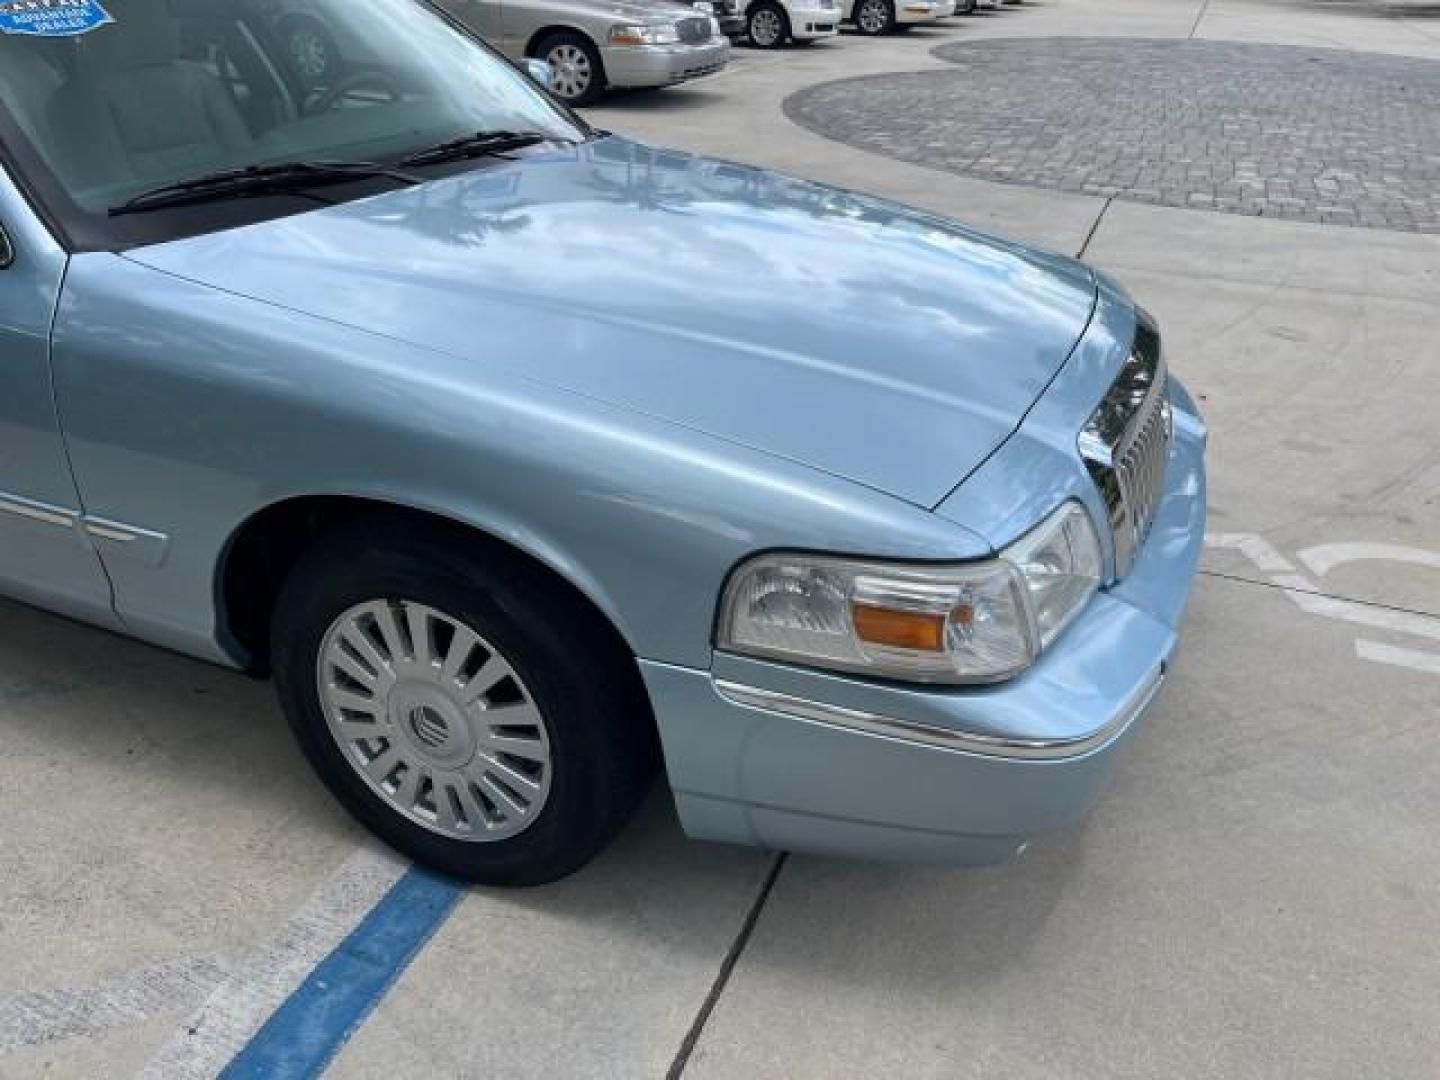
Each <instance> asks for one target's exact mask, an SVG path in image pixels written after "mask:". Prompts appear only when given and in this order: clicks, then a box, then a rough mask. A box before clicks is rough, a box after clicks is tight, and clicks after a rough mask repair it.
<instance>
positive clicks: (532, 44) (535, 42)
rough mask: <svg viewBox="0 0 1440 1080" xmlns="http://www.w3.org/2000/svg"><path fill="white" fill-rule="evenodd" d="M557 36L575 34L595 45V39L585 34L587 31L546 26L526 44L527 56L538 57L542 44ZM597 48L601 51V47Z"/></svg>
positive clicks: (532, 35)
mask: <svg viewBox="0 0 1440 1080" xmlns="http://www.w3.org/2000/svg"><path fill="white" fill-rule="evenodd" d="M555 34H575V35H576V36H578V37H582V38H584V39H585V40H586V41H588V42H590V44H591V45H595V39H594V38H592V37H591V36H590V35H589V34H587V33H585V31H583V30H577V29H575V27H573V26H545V27H541V28H540V29H539V30H536V31H535V33H533V34H531V35H530V40H529V41H527V42H526V43H525V55H526V56H534V55H536V53H537V51H538V50H539V48H540V43H541V42H542V41H544V40H545V39H546V38H547V37H552V36H553V35H555ZM595 48H596V49H599V46H598V45H595Z"/></svg>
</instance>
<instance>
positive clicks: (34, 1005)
mask: <svg viewBox="0 0 1440 1080" xmlns="http://www.w3.org/2000/svg"><path fill="white" fill-rule="evenodd" d="M226 974H227V970H226V967H225V965H224V964H223V963H222V962H221V961H220V960H219V959H217V958H215V957H199V958H194V959H187V960H168V961H164V962H162V963H158V964H147V965H146V966H144V967H141V968H137V969H135V970H133V971H128V972H126V973H125V974H123V975H117V976H115V977H113V978H110V979H104V980H102V981H100V982H98V983H93V984H91V985H89V986H83V987H78V986H77V987H60V988H57V989H52V990H27V991H25V992H23V993H19V994H14V995H11V996H9V997H3V998H0V1055H3V1054H7V1053H10V1052H11V1051H13V1050H19V1049H21V1048H23V1047H27V1046H40V1045H42V1044H44V1043H52V1042H59V1041H60V1040H62V1039H73V1038H77V1037H81V1036H84V1037H87V1038H93V1037H94V1036H97V1035H103V1034H105V1033H106V1032H109V1031H113V1030H115V1029H116V1028H121V1027H125V1026H127V1025H130V1024H138V1023H141V1022H143V1021H145V1020H149V1019H150V1018H151V1017H155V1016H163V1015H165V1014H166V1013H175V1012H180V1011H182V1010H190V1009H193V1008H194V1007H195V1006H196V1005H198V1004H199V1003H200V1002H201V1001H203V1000H204V999H205V996H206V995H207V994H208V993H210V992H211V991H212V990H214V988H215V987H216V986H217V985H219V983H220V982H221V981H222V980H223V979H224V978H225V976H226Z"/></svg>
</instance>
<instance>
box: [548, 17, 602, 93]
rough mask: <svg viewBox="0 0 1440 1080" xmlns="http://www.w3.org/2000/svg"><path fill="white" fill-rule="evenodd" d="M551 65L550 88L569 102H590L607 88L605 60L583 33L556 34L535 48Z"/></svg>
mask: <svg viewBox="0 0 1440 1080" xmlns="http://www.w3.org/2000/svg"><path fill="white" fill-rule="evenodd" d="M535 55H536V56H538V57H539V58H540V59H542V60H544V61H545V62H546V63H547V64H549V65H550V92H551V93H552V94H554V95H555V96H556V97H558V98H559V99H560V100H561V101H563V102H565V104H567V105H589V104H590V103H591V102H593V101H594V100H595V99H596V98H598V97H599V96H600V94H601V92H602V91H603V90H604V89H605V64H604V62H603V61H602V60H601V59H600V51H599V50H598V49H596V48H595V45H594V43H593V42H592V41H591V40H590V39H589V38H587V37H585V36H583V35H581V34H575V33H564V34H552V35H551V36H550V37H548V38H546V39H545V40H544V41H542V42H540V45H539V46H538V47H537V48H536V50H535Z"/></svg>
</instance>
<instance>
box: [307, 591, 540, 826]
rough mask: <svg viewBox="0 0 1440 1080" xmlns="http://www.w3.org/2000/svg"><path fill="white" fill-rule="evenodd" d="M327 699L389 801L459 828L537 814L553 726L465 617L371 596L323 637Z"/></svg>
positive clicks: (342, 733)
mask: <svg viewBox="0 0 1440 1080" xmlns="http://www.w3.org/2000/svg"><path fill="white" fill-rule="evenodd" d="M316 667H317V672H316V675H317V682H318V689H319V692H320V705H321V708H322V709H323V710H324V712H325V722H326V724H327V725H328V726H329V729H330V734H331V735H332V736H333V737H334V739H335V742H336V744H337V745H338V746H339V747H340V752H341V753H342V754H343V755H344V757H345V760H346V761H347V762H349V763H350V766H351V767H352V768H353V769H354V770H355V772H356V773H357V774H358V775H359V776H360V778H361V779H362V780H364V781H365V783H366V784H367V785H368V786H369V787H370V789H371V790H372V791H374V792H375V793H376V794H377V795H379V796H380V798H382V799H383V800H384V801H385V802H386V803H387V804H388V805H389V806H390V807H391V808H392V809H394V810H397V811H398V812H400V813H401V814H403V815H404V816H405V817H406V818H408V819H409V820H411V821H413V822H415V823H416V824H418V825H421V826H423V827H425V828H426V829H429V830H430V831H431V832H435V833H439V834H440V835H441V836H445V837H449V838H450V839H452V840H469V841H494V840H504V839H507V838H509V837H512V836H515V835H517V834H519V833H521V832H523V831H524V830H525V829H527V828H529V827H530V825H531V824H533V823H534V821H535V820H536V818H538V817H539V816H540V812H541V811H542V810H543V809H544V807H545V801H546V799H547V798H548V797H549V794H550V780H551V774H552V772H553V768H552V765H551V753H550V736H549V733H548V731H547V730H546V727H545V721H544V719H543V717H542V716H541V714H540V710H539V708H538V707H537V706H536V704H535V700H534V698H533V697H532V696H531V694H530V691H529V688H528V687H526V685H525V683H524V680H522V679H521V678H520V675H519V673H518V672H516V670H515V669H514V667H512V666H511V664H510V662H509V661H508V660H506V659H505V657H504V656H503V655H502V654H501V653H500V651H499V650H498V649H496V648H495V647H494V646H493V645H491V644H490V643H489V642H488V641H486V640H485V639H484V638H482V637H481V636H480V635H479V634H477V633H476V632H475V631H474V630H471V629H470V628H469V627H468V626H466V625H465V624H464V623H462V622H460V621H459V620H458V619H455V618H452V617H451V616H449V615H446V614H444V613H443V612H440V611H437V610H436V609H434V608H431V607H427V606H425V605H424V604H419V603H415V602H413V601H409V600H373V601H369V602H367V603H364V604H358V605H356V606H355V607H353V608H351V609H350V610H349V611H347V612H345V613H344V614H343V615H341V616H340V617H339V618H338V619H336V620H335V621H334V622H333V623H332V624H331V625H330V628H329V630H328V631H327V632H326V634H325V637H324V639H323V640H322V641H321V644H320V655H319V657H318V660H317V663H316Z"/></svg>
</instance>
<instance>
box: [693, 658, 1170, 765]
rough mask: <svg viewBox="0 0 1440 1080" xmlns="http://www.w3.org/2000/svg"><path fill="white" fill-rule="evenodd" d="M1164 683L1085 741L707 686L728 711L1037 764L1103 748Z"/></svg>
mask: <svg viewBox="0 0 1440 1080" xmlns="http://www.w3.org/2000/svg"><path fill="white" fill-rule="evenodd" d="M1164 681H1165V665H1164V664H1161V665H1160V666H1159V667H1157V668H1156V669H1155V671H1154V672H1153V673H1152V674H1151V676H1150V677H1149V678H1148V679H1146V680H1145V682H1144V684H1143V685H1141V687H1140V689H1139V690H1137V691H1136V692H1135V694H1134V695H1133V696H1132V697H1131V698H1130V700H1129V701H1127V702H1126V703H1125V705H1124V707H1123V708H1121V709H1120V711H1119V712H1117V713H1116V714H1115V716H1114V717H1113V718H1112V719H1111V720H1110V722H1109V723H1107V724H1105V725H1104V726H1103V727H1101V728H1097V729H1096V730H1095V731H1092V732H1090V733H1089V734H1087V735H1082V736H1078V737H1076V738H1070V739H1009V738H1004V737H1001V736H998V735H984V734H981V733H979V732H973V731H956V730H953V729H951V728H943V727H937V726H935V725H934V724H917V723H914V722H913V721H909V720H899V719H896V718H895V717H891V716H880V715H877V714H876V713H871V712H864V711H862V710H860V709H850V708H846V707H845V706H843V705H830V704H828V703H826V702H823V701H812V700H810V699H809V698H799V697H794V696H792V695H790V694H782V693H780V692H779V691H776V690H765V689H762V688H761V687H758V686H748V685H746V684H744V683H736V682H731V681H729V680H727V679H715V680H713V682H714V684H715V689H716V691H717V692H718V693H719V694H720V696H721V697H723V698H725V699H726V700H727V701H729V702H730V703H731V704H734V705H742V706H745V707H747V708H751V709H764V710H766V711H768V712H773V713H779V714H781V715H782V716H791V717H795V718H797V719H800V720H810V721H813V722H815V723H820V724H827V725H829V726H831V727H839V728H846V729H848V730H851V731H860V732H864V733H865V734H867V735H882V736H885V737H886V738H891V739H900V740H902V741H904V742H912V743H919V744H922V745H925V746H934V747H938V748H940V749H943V750H956V751H960V752H963V753H967V754H982V755H985V756H987V757H1000V758H1019V759H1024V760H1042V761H1043V760H1056V759H1064V758H1073V757H1079V756H1081V755H1082V754H1086V753H1089V752H1090V751H1091V750H1094V749H1095V748H1096V747H1099V746H1103V745H1104V744H1105V743H1107V742H1109V741H1110V740H1111V739H1113V738H1114V737H1115V736H1116V735H1118V734H1120V732H1122V731H1123V730H1125V728H1127V727H1128V726H1129V725H1130V723H1131V721H1133V720H1134V719H1135V718H1136V717H1137V716H1139V715H1140V714H1141V713H1143V712H1144V711H1145V709H1146V708H1147V707H1148V706H1149V704H1150V702H1151V701H1153V700H1154V698H1155V695H1156V694H1157V693H1159V691H1160V687H1161V685H1162V684H1163V683H1164Z"/></svg>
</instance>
